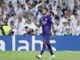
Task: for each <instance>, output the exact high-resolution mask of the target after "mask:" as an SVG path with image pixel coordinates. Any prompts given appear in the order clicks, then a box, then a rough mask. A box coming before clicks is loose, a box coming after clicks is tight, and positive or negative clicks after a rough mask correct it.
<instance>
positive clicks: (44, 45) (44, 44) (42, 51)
mask: <svg viewBox="0 0 80 60" xmlns="http://www.w3.org/2000/svg"><path fill="white" fill-rule="evenodd" d="M45 47H46V42H43V48H42V50H41V53H40V55H42V54H43V53H44V50H45Z"/></svg>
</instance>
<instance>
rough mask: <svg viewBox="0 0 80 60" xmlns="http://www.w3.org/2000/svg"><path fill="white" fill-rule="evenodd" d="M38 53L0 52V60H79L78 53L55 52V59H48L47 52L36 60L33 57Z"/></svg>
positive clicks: (79, 54) (79, 55)
mask: <svg viewBox="0 0 80 60" xmlns="http://www.w3.org/2000/svg"><path fill="white" fill-rule="evenodd" d="M39 53H40V51H35V52H32V51H19V52H17V51H16V52H12V51H6V52H2V51H0V60H80V51H70V52H69V51H67V52H65V51H56V52H54V53H55V56H56V58H55V59H48V58H49V57H50V54H49V52H48V51H45V52H44V54H43V56H42V58H41V59H37V58H36V57H35V56H36V55H37V54H39Z"/></svg>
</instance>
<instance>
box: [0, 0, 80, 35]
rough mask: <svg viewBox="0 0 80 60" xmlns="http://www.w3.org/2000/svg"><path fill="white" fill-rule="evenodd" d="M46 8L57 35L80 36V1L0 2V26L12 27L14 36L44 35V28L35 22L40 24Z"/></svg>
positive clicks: (3, 0) (9, 0)
mask: <svg viewBox="0 0 80 60" xmlns="http://www.w3.org/2000/svg"><path fill="white" fill-rule="evenodd" d="M45 7H47V8H48V11H49V12H48V14H49V15H51V16H52V20H53V22H54V29H55V35H69V36H70V35H80V0H0V26H1V25H4V24H6V25H8V26H10V27H11V30H12V31H13V34H14V35H32V34H35V35H42V27H40V28H38V27H37V26H35V24H34V22H37V23H38V22H39V20H40V18H41V16H42V13H41V11H42V8H45ZM1 32H2V31H1V29H0V35H1Z"/></svg>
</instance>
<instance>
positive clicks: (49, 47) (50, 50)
mask: <svg viewBox="0 0 80 60" xmlns="http://www.w3.org/2000/svg"><path fill="white" fill-rule="evenodd" d="M47 46H48V49H49V52H50V54H51V57H50V58H55V56H54V53H53V50H52V48H51V45H50V42H47Z"/></svg>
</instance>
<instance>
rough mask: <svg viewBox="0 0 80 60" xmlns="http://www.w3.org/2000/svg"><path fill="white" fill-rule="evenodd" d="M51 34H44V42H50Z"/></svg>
mask: <svg viewBox="0 0 80 60" xmlns="http://www.w3.org/2000/svg"><path fill="white" fill-rule="evenodd" d="M50 35H51V34H44V35H43V42H50Z"/></svg>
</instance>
